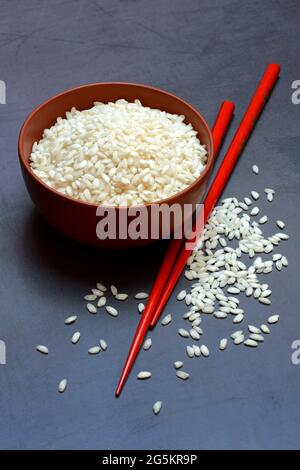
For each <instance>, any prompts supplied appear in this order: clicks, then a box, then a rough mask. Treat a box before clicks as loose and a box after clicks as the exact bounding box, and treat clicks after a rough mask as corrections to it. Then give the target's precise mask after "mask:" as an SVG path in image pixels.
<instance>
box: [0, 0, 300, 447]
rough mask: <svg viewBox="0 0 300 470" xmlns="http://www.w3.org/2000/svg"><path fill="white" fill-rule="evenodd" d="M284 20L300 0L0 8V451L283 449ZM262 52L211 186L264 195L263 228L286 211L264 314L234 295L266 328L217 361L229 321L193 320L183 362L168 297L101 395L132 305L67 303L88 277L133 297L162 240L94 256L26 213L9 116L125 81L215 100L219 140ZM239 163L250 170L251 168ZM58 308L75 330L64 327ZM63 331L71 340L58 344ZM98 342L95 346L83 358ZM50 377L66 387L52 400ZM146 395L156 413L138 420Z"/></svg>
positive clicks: (297, 323)
mask: <svg viewBox="0 0 300 470" xmlns="http://www.w3.org/2000/svg"><path fill="white" fill-rule="evenodd" d="M299 20H300V5H299V2H298V1H291V0H289V1H284V0H280V1H264V2H260V1H257V0H255V1H251V2H248V1H247V2H246V1H240V0H236V1H234V0H201V1H196V0H185V1H182V0H172V1H171V0H170V1H162V0H157V1H149V0H144V1H138V0H136V1H134V0H124V1H121V0H119V1H117V0H104V1H72V0H70V1H61V0H57V1H40V0H36V1H34V0H26V1H12V0H9V1H8V0H7V1H5V0H1V2H0V64H1V68H0V70H1V74H0V75H1V76H0V79H1V80H5V82H6V84H7V104H6V105H0V145H1V160H0V164H1V172H0V178H1V184H0V205H1V212H0V232H1V239H0V256H1V271H0V288H1V297H0V302H1V303H0V309H1V317H0V338H1V339H2V340H4V341H5V342H6V347H7V365H1V366H0V406H1V420H0V447H1V448H3V449H8V448H13V449H30V448H38V449H66V448H71V449H78V448H84V449H91V448H95V449H105V448H110V449H116V448H121V449H134V448H142V449H143V448H144V449H153V448H156V449H171V448H173V449H184V448H186V449H193V448H199V449H204V448H209V449H214V448H226V449H231V448H239V449H246V448H250V449H257V448H264V449H270V448H272V449H274V448H297V447H299V437H300V404H299V397H300V394H299V393H300V365H299V366H295V365H293V364H292V362H291V354H292V349H291V343H292V341H293V340H295V339H300V319H299V300H300V296H299V278H298V276H299V269H298V266H299V261H300V260H299V250H298V244H297V239H298V231H299V167H300V164H299V154H298V151H299V150H298V149H299V144H300V136H299V122H300V106H296V105H293V104H292V103H291V83H292V81H293V80H296V79H300V68H299V61H298V57H299V49H300V41H299ZM269 62H279V63H280V64H281V66H282V73H281V78H280V81H279V83H278V84H277V86H276V89H275V90H274V93H273V95H272V98H271V100H270V101H269V103H268V104H267V107H266V109H265V111H264V113H263V115H262V118H261V120H260V121H259V124H258V126H257V127H256V129H255V131H254V133H253V135H252V137H251V140H250V141H249V143H248V145H247V147H246V149H245V151H244V153H243V155H242V158H241V160H240V162H239V164H238V165H237V167H236V169H235V171H234V174H233V175H232V178H231V179H230V183H229V185H228V187H227V189H226V192H225V194H226V195H227V196H229V195H230V196H233V195H234V196H237V197H242V196H245V195H246V194H247V193H248V192H249V191H250V190H252V189H257V190H258V191H261V192H262V191H263V188H264V187H266V186H271V187H273V188H275V189H276V197H275V199H274V202H273V203H272V204H268V203H266V202H265V198H261V201H259V206H260V207H261V209H262V211H263V212H264V210H265V211H266V213H267V215H268V216H269V219H270V222H269V224H268V226H267V227H266V230H267V233H272V231H274V221H275V220H276V219H278V218H282V219H284V220H285V221H286V223H287V232H288V233H289V234H290V240H289V241H288V242H285V243H283V244H282V245H281V248H280V251H282V252H284V253H285V254H286V255H287V256H288V258H289V261H290V265H289V268H288V269H287V270H285V271H284V272H282V273H278V272H275V273H274V274H272V275H271V276H268V280H266V282H270V284H271V286H272V289H273V295H272V306H271V307H263V306H261V305H258V303H257V302H254V301H253V300H247V301H246V300H244V299H243V298H242V299H241V302H242V305H244V306H245V307H246V309H247V312H248V319H249V322H252V323H256V324H257V323H258V324H259V323H260V322H261V321H262V320H264V319H266V318H267V316H269V315H270V314H271V313H280V315H281V319H280V323H279V324H278V325H276V326H275V327H273V328H272V334H271V335H270V336H269V337H268V338H267V339H266V341H265V344H263V345H262V346H260V347H259V348H257V350H249V349H247V348H244V347H243V346H240V347H239V348H238V347H233V345H232V344H230V346H229V348H228V350H227V351H226V352H224V353H220V352H219V351H218V347H217V346H218V342H219V339H220V338H222V337H223V336H224V335H229V334H230V332H231V331H232V330H233V327H232V324H231V320H230V319H228V320H227V321H225V322H222V321H218V320H215V319H213V318H205V321H204V337H203V341H204V342H205V343H206V344H207V345H208V346H209V347H210V349H211V357H210V358H209V359H207V360H205V359H202V360H201V359H200V360H189V359H187V358H186V357H185V352H184V348H185V342H184V341H183V340H180V339H179V338H178V335H177V333H176V330H177V328H178V326H179V325H182V324H183V321H182V320H181V315H182V314H183V313H184V311H185V307H184V305H183V304H179V303H178V302H177V301H176V300H174V297H173V298H172V299H171V301H170V302H169V304H168V306H167V308H166V311H167V312H171V313H172V314H173V317H174V321H173V323H172V325H171V326H169V327H167V328H163V327H161V326H158V328H156V330H155V331H154V332H153V334H152V337H153V343H154V345H153V347H152V349H151V350H150V351H149V352H148V353H145V352H143V353H141V354H140V356H139V358H138V361H137V363H136V365H135V368H134V371H133V374H132V375H131V377H130V379H129V381H128V383H127V385H126V388H125V389H124V393H123V395H122V396H121V398H120V399H118V400H117V399H115V398H114V393H113V392H114V388H115V386H116V383H117V380H118V377H119V373H120V370H121V366H122V363H123V360H124V358H125V355H126V353H127V349H128V346H129V343H130V340H131V338H132V335H133V333H134V330H135V328H136V325H137V322H138V314H137V312H136V302H135V301H128V302H126V303H125V304H124V305H123V308H122V312H121V314H120V316H119V318H118V319H112V318H110V317H109V316H108V315H105V314H104V315H103V314H100V313H99V314H98V315H96V316H92V315H89V314H88V313H87V312H86V310H85V306H84V302H83V300H82V298H83V295H85V294H86V293H87V292H88V291H89V289H90V288H91V287H93V286H94V284H95V282H96V281H98V280H102V281H103V282H105V283H107V284H109V283H112V282H113V283H114V284H116V285H117V286H118V287H119V288H120V290H121V291H125V292H129V293H131V294H133V293H134V292H136V291H138V290H140V289H142V290H149V289H150V286H151V284H152V282H153V280H154V276H155V273H156V271H157V269H158V267H159V264H160V262H161V260H162V255H163V250H164V248H165V245H164V244H163V243H158V244H155V245H153V246H150V247H148V248H143V249H137V250H134V251H130V252H107V251H103V250H94V249H91V248H87V247H84V246H80V245H78V244H76V243H74V242H72V241H70V240H67V239H65V238H63V237H62V236H60V235H59V234H57V233H55V231H54V230H52V229H51V228H50V227H48V226H47V225H46V224H45V223H44V222H43V221H42V220H41V218H40V217H39V216H38V215H37V213H36V211H35V210H34V208H33V205H32V203H31V201H30V199H29V197H28V195H27V192H26V190H25V187H24V184H23V181H22V177H21V174H20V169H19V164H18V160H17V138H18V132H19V129H20V126H21V124H22V122H23V120H24V119H25V117H26V115H27V114H28V113H29V112H30V111H31V110H32V109H33V108H34V107H35V106H36V105H37V104H38V103H40V102H41V101H42V100H45V99H46V98H48V97H50V96H51V95H53V94H55V93H57V92H59V91H61V90H64V89H66V88H68V87H73V86H76V85H80V84H84V83H89V82H95V81H109V80H112V81H114V80H115V81H117V80H120V81H122V80H123V81H133V82H142V83H147V84H151V85H154V86H158V87H162V88H164V89H166V90H169V91H171V92H173V93H176V94H178V95H179V96H181V97H183V98H184V99H186V100H188V101H190V102H191V103H193V104H194V105H195V106H196V107H198V108H199V110H200V111H201V112H202V113H203V114H204V115H205V116H206V118H207V120H208V122H210V123H213V120H214V117H215V115H216V112H217V110H218V107H219V105H220V103H221V101H222V100H224V99H230V100H233V101H234V102H235V103H236V106H237V107H236V116H235V119H234V122H233V124H232V126H231V129H230V132H229V134H228V137H227V139H226V143H225V146H226V145H227V144H228V143H229V141H230V139H231V137H232V135H233V132H234V130H235V129H236V126H237V124H238V122H239V120H240V118H241V116H242V113H243V112H244V110H245V106H246V105H247V103H248V100H249V98H250V95H251V93H252V91H253V90H254V88H255V86H256V84H257V82H258V80H259V78H260V76H261V75H262V73H263V71H264V69H265V66H266V64H267V63H269ZM223 150H224V147H223ZM223 154H224V152H223ZM219 161H220V159H219ZM254 162H255V163H258V164H259V167H260V170H261V171H260V174H259V176H254V175H253V174H252V172H251V165H252V164H253V163H254ZM187 285H188V281H186V280H184V279H182V280H181V281H180V286H181V287H184V286H187ZM74 313H76V314H77V315H78V316H79V320H78V322H77V324H76V325H75V326H71V327H66V326H64V324H63V321H64V319H65V317H66V316H68V315H70V314H74ZM77 329H80V331H81V333H82V339H81V341H80V343H79V344H78V345H77V346H72V345H71V344H70V336H71V334H72V333H73V332H74V331H75V330H77ZM100 336H101V337H105V338H106V339H107V341H108V342H109V350H108V351H107V353H106V354H105V355H104V354H102V355H99V356H97V357H90V356H88V354H87V348H88V347H90V346H91V345H94V344H96V343H97V340H98V338H99V337H100ZM40 343H42V344H47V345H48V346H49V348H50V354H49V356H48V357H43V356H41V355H39V354H38V353H37V352H36V351H35V346H36V344H40ZM182 358H183V359H184V360H185V369H186V370H187V371H189V372H190V373H191V378H190V380H189V381H188V382H181V381H179V380H178V379H176V377H175V374H174V370H173V367H172V362H173V361H174V360H178V359H182ZM141 369H146V370H147V369H150V370H151V371H152V373H153V378H152V379H151V380H150V381H148V382H143V383H141V382H138V381H137V380H136V378H135V376H136V373H137V372H138V371H139V370H141ZM63 377H67V378H68V380H69V387H68V389H67V391H66V393H65V394H64V395H59V394H58V393H57V384H58V381H59V380H60V379H61V378H63ZM158 399H160V400H163V402H164V407H163V409H162V412H161V414H160V416H159V417H154V416H153V414H152V411H151V407H152V404H153V403H154V401H156V400H158Z"/></svg>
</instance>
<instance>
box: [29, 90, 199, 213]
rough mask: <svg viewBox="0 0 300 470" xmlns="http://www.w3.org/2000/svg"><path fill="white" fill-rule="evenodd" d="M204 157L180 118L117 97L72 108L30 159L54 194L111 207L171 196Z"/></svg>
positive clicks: (37, 144) (48, 131)
mask: <svg viewBox="0 0 300 470" xmlns="http://www.w3.org/2000/svg"><path fill="white" fill-rule="evenodd" d="M206 160H207V152H206V149H205V146H203V145H201V142H200V141H199V139H198V138H197V132H196V131H195V130H194V129H193V127H192V125H191V124H185V123H184V116H179V115H177V114H170V113H167V112H165V111H161V110H159V109H152V108H149V107H144V106H143V105H142V104H141V102H140V101H139V100H135V101H134V102H133V103H128V102H127V101H126V100H124V99H119V100H117V101H116V102H115V103H108V104H104V103H99V102H95V103H94V106H93V107H92V108H90V109H87V110H84V111H78V110H76V109H75V108H72V109H71V111H69V112H67V113H66V118H62V117H59V118H58V119H57V121H56V123H55V124H54V125H53V126H52V127H51V128H50V129H45V130H44V133H43V136H42V139H41V140H40V141H39V142H35V143H34V145H33V148H32V153H31V157H30V161H31V167H32V169H33V171H34V173H35V174H36V175H37V176H38V177H39V178H41V179H42V180H43V181H44V182H45V183H46V184H47V185H49V186H51V187H52V188H54V189H56V190H57V191H59V192H61V193H62V194H65V195H68V196H70V197H73V198H75V199H80V200H83V201H86V202H90V203H94V204H109V205H114V206H117V205H120V204H123V205H124V204H127V205H129V206H130V205H136V204H143V203H145V202H154V201H158V200H160V199H164V198H167V197H170V196H172V195H174V194H175V193H177V192H179V191H182V190H183V189H184V188H186V187H187V186H189V185H190V184H191V183H193V181H194V180H195V179H196V178H197V177H198V176H199V175H200V173H201V172H202V171H203V169H204V167H205V164H206Z"/></svg>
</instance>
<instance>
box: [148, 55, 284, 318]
mask: <svg viewBox="0 0 300 470" xmlns="http://www.w3.org/2000/svg"><path fill="white" fill-rule="evenodd" d="M279 72H280V66H279V65H278V64H270V65H268V67H267V69H266V71H265V73H264V75H263V77H262V79H261V81H260V83H259V85H258V87H257V89H256V91H255V93H254V95H253V97H252V99H251V101H250V104H249V106H248V108H247V110H246V112H245V114H244V116H243V119H242V121H241V123H240V125H239V127H238V129H237V131H236V133H235V135H234V137H233V140H232V142H231V144H230V147H229V149H228V150H227V153H226V155H225V157H224V159H223V161H222V164H221V166H220V168H219V170H218V172H217V174H216V177H215V179H214V181H213V183H212V185H211V187H210V190H209V192H208V194H207V196H206V198H205V201H204V205H203V208H204V213H203V211H202V213H200V214H199V217H203V222H204V224H205V223H206V221H207V219H208V217H209V215H210V213H211V211H212V209H213V207H214V206H215V204H216V202H217V200H218V199H219V197H220V196H221V194H222V191H223V189H224V187H225V185H226V183H227V181H228V178H229V176H230V174H231V172H232V170H233V168H234V166H235V164H236V162H237V160H238V157H239V156H240V154H241V152H242V150H243V147H244V145H245V143H246V141H247V139H248V137H249V135H250V133H251V131H252V129H253V127H254V125H255V122H256V121H257V119H258V118H259V116H260V114H261V111H262V109H263V107H264V104H265V102H266V100H267V98H268V96H269V94H270V93H271V91H272V89H273V87H274V85H275V83H276V81H277V78H278V75H279ZM202 226H203V225H202ZM199 235H200V233H199V234H198V236H199ZM195 243H196V241H195V242H194V245H195ZM191 252H192V248H191V249H190V248H186V245H185V244H184V247H183V249H182V251H181V253H180V255H179V257H178V259H177V261H176V263H175V266H174V268H173V270H172V273H171V275H170V277H169V279H168V282H167V285H165V286H164V290H163V293H162V296H161V298H160V301H159V303H158V305H157V307H156V310H155V313H154V315H153V318H152V320H151V324H150V326H151V327H154V325H155V324H156V322H157V320H158V318H159V316H160V314H161V311H162V310H163V308H164V306H165V304H166V303H167V301H168V299H169V297H170V295H171V293H172V291H173V289H174V287H175V285H176V283H177V280H178V278H179V276H180V274H181V272H182V270H183V268H184V267H185V265H186V262H187V260H188V258H189V256H190V254H191Z"/></svg>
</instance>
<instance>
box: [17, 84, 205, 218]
mask: <svg viewBox="0 0 300 470" xmlns="http://www.w3.org/2000/svg"><path fill="white" fill-rule="evenodd" d="M99 85H100V86H111V85H125V86H131V87H137V88H145V89H148V90H151V91H154V92H156V93H157V92H158V93H160V94H163V95H167V96H169V97H170V98H172V99H173V100H175V101H177V102H178V101H179V102H181V103H182V104H183V105H184V106H186V107H188V108H189V109H190V110H191V111H192V112H193V113H194V114H196V115H197V117H198V118H199V119H200V121H201V123H202V125H203V127H204V128H205V129H206V132H207V135H208V138H209V140H210V146H211V151H210V153H209V154H208V156H207V162H206V165H205V168H204V170H203V171H202V172H201V173H200V175H199V176H198V178H196V179H195V180H194V181H193V183H191V184H190V185H188V186H187V187H186V188H184V189H182V190H181V191H179V192H177V193H175V194H173V195H172V196H170V197H167V198H165V199H159V200H157V201H152V202H145V204H137V205H134V206H129V205H128V206H124V205H123V206H121V205H119V206H115V205H108V204H101V203H100V204H94V203H92V202H87V201H83V200H82V199H75V198H73V197H71V196H68V195H66V194H63V193H61V192H59V191H57V190H56V189H54V188H52V187H51V186H49V185H47V184H46V183H45V182H44V181H43V180H42V179H41V178H39V177H38V176H37V175H36V174H35V173H34V171H33V170H32V168H31V165H30V160H29V159H27V158H26V156H25V154H24V151H23V147H24V139H25V132H26V129H27V126H28V124H29V123H30V121H31V119H32V118H33V117H34V116H35V114H36V113H38V112H39V111H40V110H41V109H42V108H45V107H46V106H47V105H48V104H49V103H50V102H51V101H53V100H55V99H57V98H60V97H63V96H64V95H66V94H68V93H72V92H73V91H77V90H80V89H84V88H92V87H98V86H99ZM86 109H88V108H86ZM156 109H159V108H156ZM57 117H59V116H57ZM18 154H19V160H20V162H21V164H22V165H23V166H24V168H25V169H26V171H27V172H28V173H29V175H30V176H31V178H33V179H34V180H35V181H36V183H37V184H39V185H41V186H43V187H44V188H45V189H46V190H48V191H49V192H52V193H53V194H54V195H56V196H59V197H61V198H64V199H67V200H69V201H70V202H73V203H76V204H78V205H82V206H89V207H94V208H95V210H96V209H97V208H98V207H103V208H104V209H105V208H109V209H111V208H115V209H117V210H121V209H129V208H132V207H133V208H139V207H145V206H146V207H149V206H152V205H153V204H157V205H162V204H167V205H171V204H172V203H173V204H174V203H175V202H176V201H175V199H177V198H178V197H181V196H183V195H184V194H186V193H188V192H189V191H191V190H192V189H193V188H195V187H197V186H198V185H199V184H200V183H201V181H202V180H204V179H205V177H206V175H207V174H208V173H209V172H210V170H211V169H212V167H213V164H214V141H213V136H212V131H211V129H210V127H209V125H208V123H207V121H206V119H205V118H204V117H203V115H202V114H201V113H200V112H199V111H198V110H197V109H196V108H195V107H194V106H192V105H191V104H190V103H188V102H187V101H185V100H183V99H182V98H179V97H178V96H177V95H175V94H173V93H170V92H168V91H165V90H162V89H161V88H157V87H153V86H150V85H145V84H142V83H135V82H94V83H87V84H84V85H79V86H76V87H72V88H68V89H66V90H64V91H62V92H60V93H57V94H56V95H53V96H51V97H50V98H48V99H47V100H45V101H43V102H42V103H40V104H39V105H38V106H36V107H35V108H34V109H33V110H32V111H31V112H30V113H29V114H28V116H27V117H26V119H25V121H24V123H23V125H22V127H21V129H20V133H19V138H18ZM195 202H197V201H195Z"/></svg>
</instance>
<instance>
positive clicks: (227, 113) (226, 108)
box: [116, 101, 234, 396]
mask: <svg viewBox="0 0 300 470" xmlns="http://www.w3.org/2000/svg"><path fill="white" fill-rule="evenodd" d="M233 111H234V104H233V103H231V102H230V101H224V102H223V103H222V105H221V107H220V109H219V112H218V115H217V118H216V120H215V123H214V126H213V129H212V134H213V141H214V156H215V157H216V155H217V153H218V151H219V149H220V146H221V143H222V139H223V137H224V135H225V133H226V131H227V129H228V126H229V123H230V121H231V118H232V116H233ZM181 245H182V239H173V240H172V241H171V242H170V243H169V247H168V249H167V252H166V255H165V257H164V261H163V264H162V266H161V268H160V271H159V273H158V275H157V278H156V280H155V283H154V286H153V288H152V291H151V294H150V297H149V299H148V302H147V305H146V308H145V310H144V312H143V314H142V317H141V320H140V322H139V325H138V327H137V330H136V333H135V336H134V338H133V341H132V344H131V347H130V350H129V353H128V356H127V359H126V362H125V365H124V369H123V371H122V375H121V378H120V381H119V384H118V387H117V390H116V396H119V395H120V393H121V390H122V388H123V385H124V383H125V381H126V379H127V377H128V375H129V372H130V369H131V367H132V365H133V363H134V361H135V358H136V356H137V353H138V351H139V349H140V347H141V345H142V342H143V340H144V337H145V335H146V333H147V331H148V327H149V325H150V322H151V319H152V317H153V313H154V310H155V307H156V306H157V304H158V302H159V299H160V296H161V294H162V291H163V289H164V286H165V284H166V282H167V280H168V277H169V275H170V273H171V271H172V267H173V265H174V263H175V261H176V257H177V255H178V253H179V250H180V247H181Z"/></svg>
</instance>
